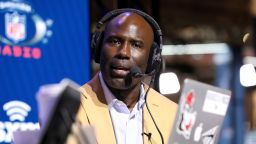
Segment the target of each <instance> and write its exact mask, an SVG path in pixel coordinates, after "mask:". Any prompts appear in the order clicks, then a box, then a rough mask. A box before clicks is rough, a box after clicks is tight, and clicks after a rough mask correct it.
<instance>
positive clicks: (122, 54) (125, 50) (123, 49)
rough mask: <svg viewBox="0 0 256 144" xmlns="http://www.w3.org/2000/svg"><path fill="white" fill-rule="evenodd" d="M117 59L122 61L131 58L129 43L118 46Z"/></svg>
mask: <svg viewBox="0 0 256 144" xmlns="http://www.w3.org/2000/svg"><path fill="white" fill-rule="evenodd" d="M118 57H119V58H122V59H129V58H130V57H131V48H130V44H129V42H124V43H123V44H122V45H121V46H120V48H119V52H118Z"/></svg>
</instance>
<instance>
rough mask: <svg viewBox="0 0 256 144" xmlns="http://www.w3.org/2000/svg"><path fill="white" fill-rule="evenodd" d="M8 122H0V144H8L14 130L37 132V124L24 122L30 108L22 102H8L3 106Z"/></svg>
mask: <svg viewBox="0 0 256 144" xmlns="http://www.w3.org/2000/svg"><path fill="white" fill-rule="evenodd" d="M3 110H4V111H5V112H6V114H7V116H8V117H9V120H10V121H7V122H2V121H0V143H2V142H5V143H10V142H11V141H12V133H13V132H14V131H16V130H20V131H25V130H38V129H39V128H40V127H39V123H33V122H25V119H26V117H27V116H28V113H29V112H30V111H31V107H30V106H29V105H28V104H26V103H24V102H22V101H9V102H7V103H5V104H4V105H3Z"/></svg>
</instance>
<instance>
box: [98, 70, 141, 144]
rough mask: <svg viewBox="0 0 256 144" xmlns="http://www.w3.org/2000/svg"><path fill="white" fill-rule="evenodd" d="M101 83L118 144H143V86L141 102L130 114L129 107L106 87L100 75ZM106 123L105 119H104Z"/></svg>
mask: <svg viewBox="0 0 256 144" xmlns="http://www.w3.org/2000/svg"><path fill="white" fill-rule="evenodd" d="M99 78H100V83H101V86H102V88H103V91H104V95H105V98H106V101H107V103H108V108H109V112H110V116H111V119H112V124H113V127H114V131H115V136H116V142H117V144H143V136H142V129H143V112H142V111H143V105H144V103H145V91H144V87H143V85H141V88H140V98H139V101H138V102H137V103H136V105H135V106H134V108H133V110H132V111H131V112H130V110H129V109H128V107H127V106H126V105H125V104H124V103H123V102H122V101H120V100H118V99H117V98H116V97H115V96H114V95H113V94H112V92H111V91H110V90H109V88H108V87H107V86H106V84H105V81H104V80H103V78H102V74H101V73H99ZM102 120H103V121H104V119H102Z"/></svg>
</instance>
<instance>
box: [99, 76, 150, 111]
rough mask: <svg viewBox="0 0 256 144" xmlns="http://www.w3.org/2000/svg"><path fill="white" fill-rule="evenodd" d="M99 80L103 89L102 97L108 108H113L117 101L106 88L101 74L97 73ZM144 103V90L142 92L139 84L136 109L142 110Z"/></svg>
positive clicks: (142, 87) (142, 88)
mask: <svg viewBox="0 0 256 144" xmlns="http://www.w3.org/2000/svg"><path fill="white" fill-rule="evenodd" d="M99 79H100V84H101V86H102V88H103V92H104V96H105V98H106V101H107V104H108V106H109V108H110V107H112V106H113V104H114V103H115V102H116V101H119V100H118V99H117V98H116V97H115V96H114V95H113V93H112V92H111V91H110V89H109V88H108V87H107V85H106V83H105V81H104V80H103V76H102V73H101V72H100V73H99ZM144 103H145V90H144V86H143V84H141V86H140V99H139V101H138V104H137V106H138V107H137V109H141V108H143V105H144Z"/></svg>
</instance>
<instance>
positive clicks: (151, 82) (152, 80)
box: [145, 74, 164, 144]
mask: <svg viewBox="0 0 256 144" xmlns="http://www.w3.org/2000/svg"><path fill="white" fill-rule="evenodd" d="M154 80H155V74H154V75H153V76H152V77H151V80H150V83H149V87H148V89H147V91H146V94H145V103H146V108H147V110H148V113H149V115H150V117H151V119H152V121H153V122H154V125H155V127H156V129H157V131H158V133H159V135H160V137H161V142H162V144H164V138H163V135H162V133H161V131H160V129H159V128H158V126H157V124H156V122H155V119H154V117H153V116H152V114H151V112H150V109H149V108H148V102H147V96H148V92H149V89H150V87H151V86H152V84H153V82H154Z"/></svg>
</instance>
